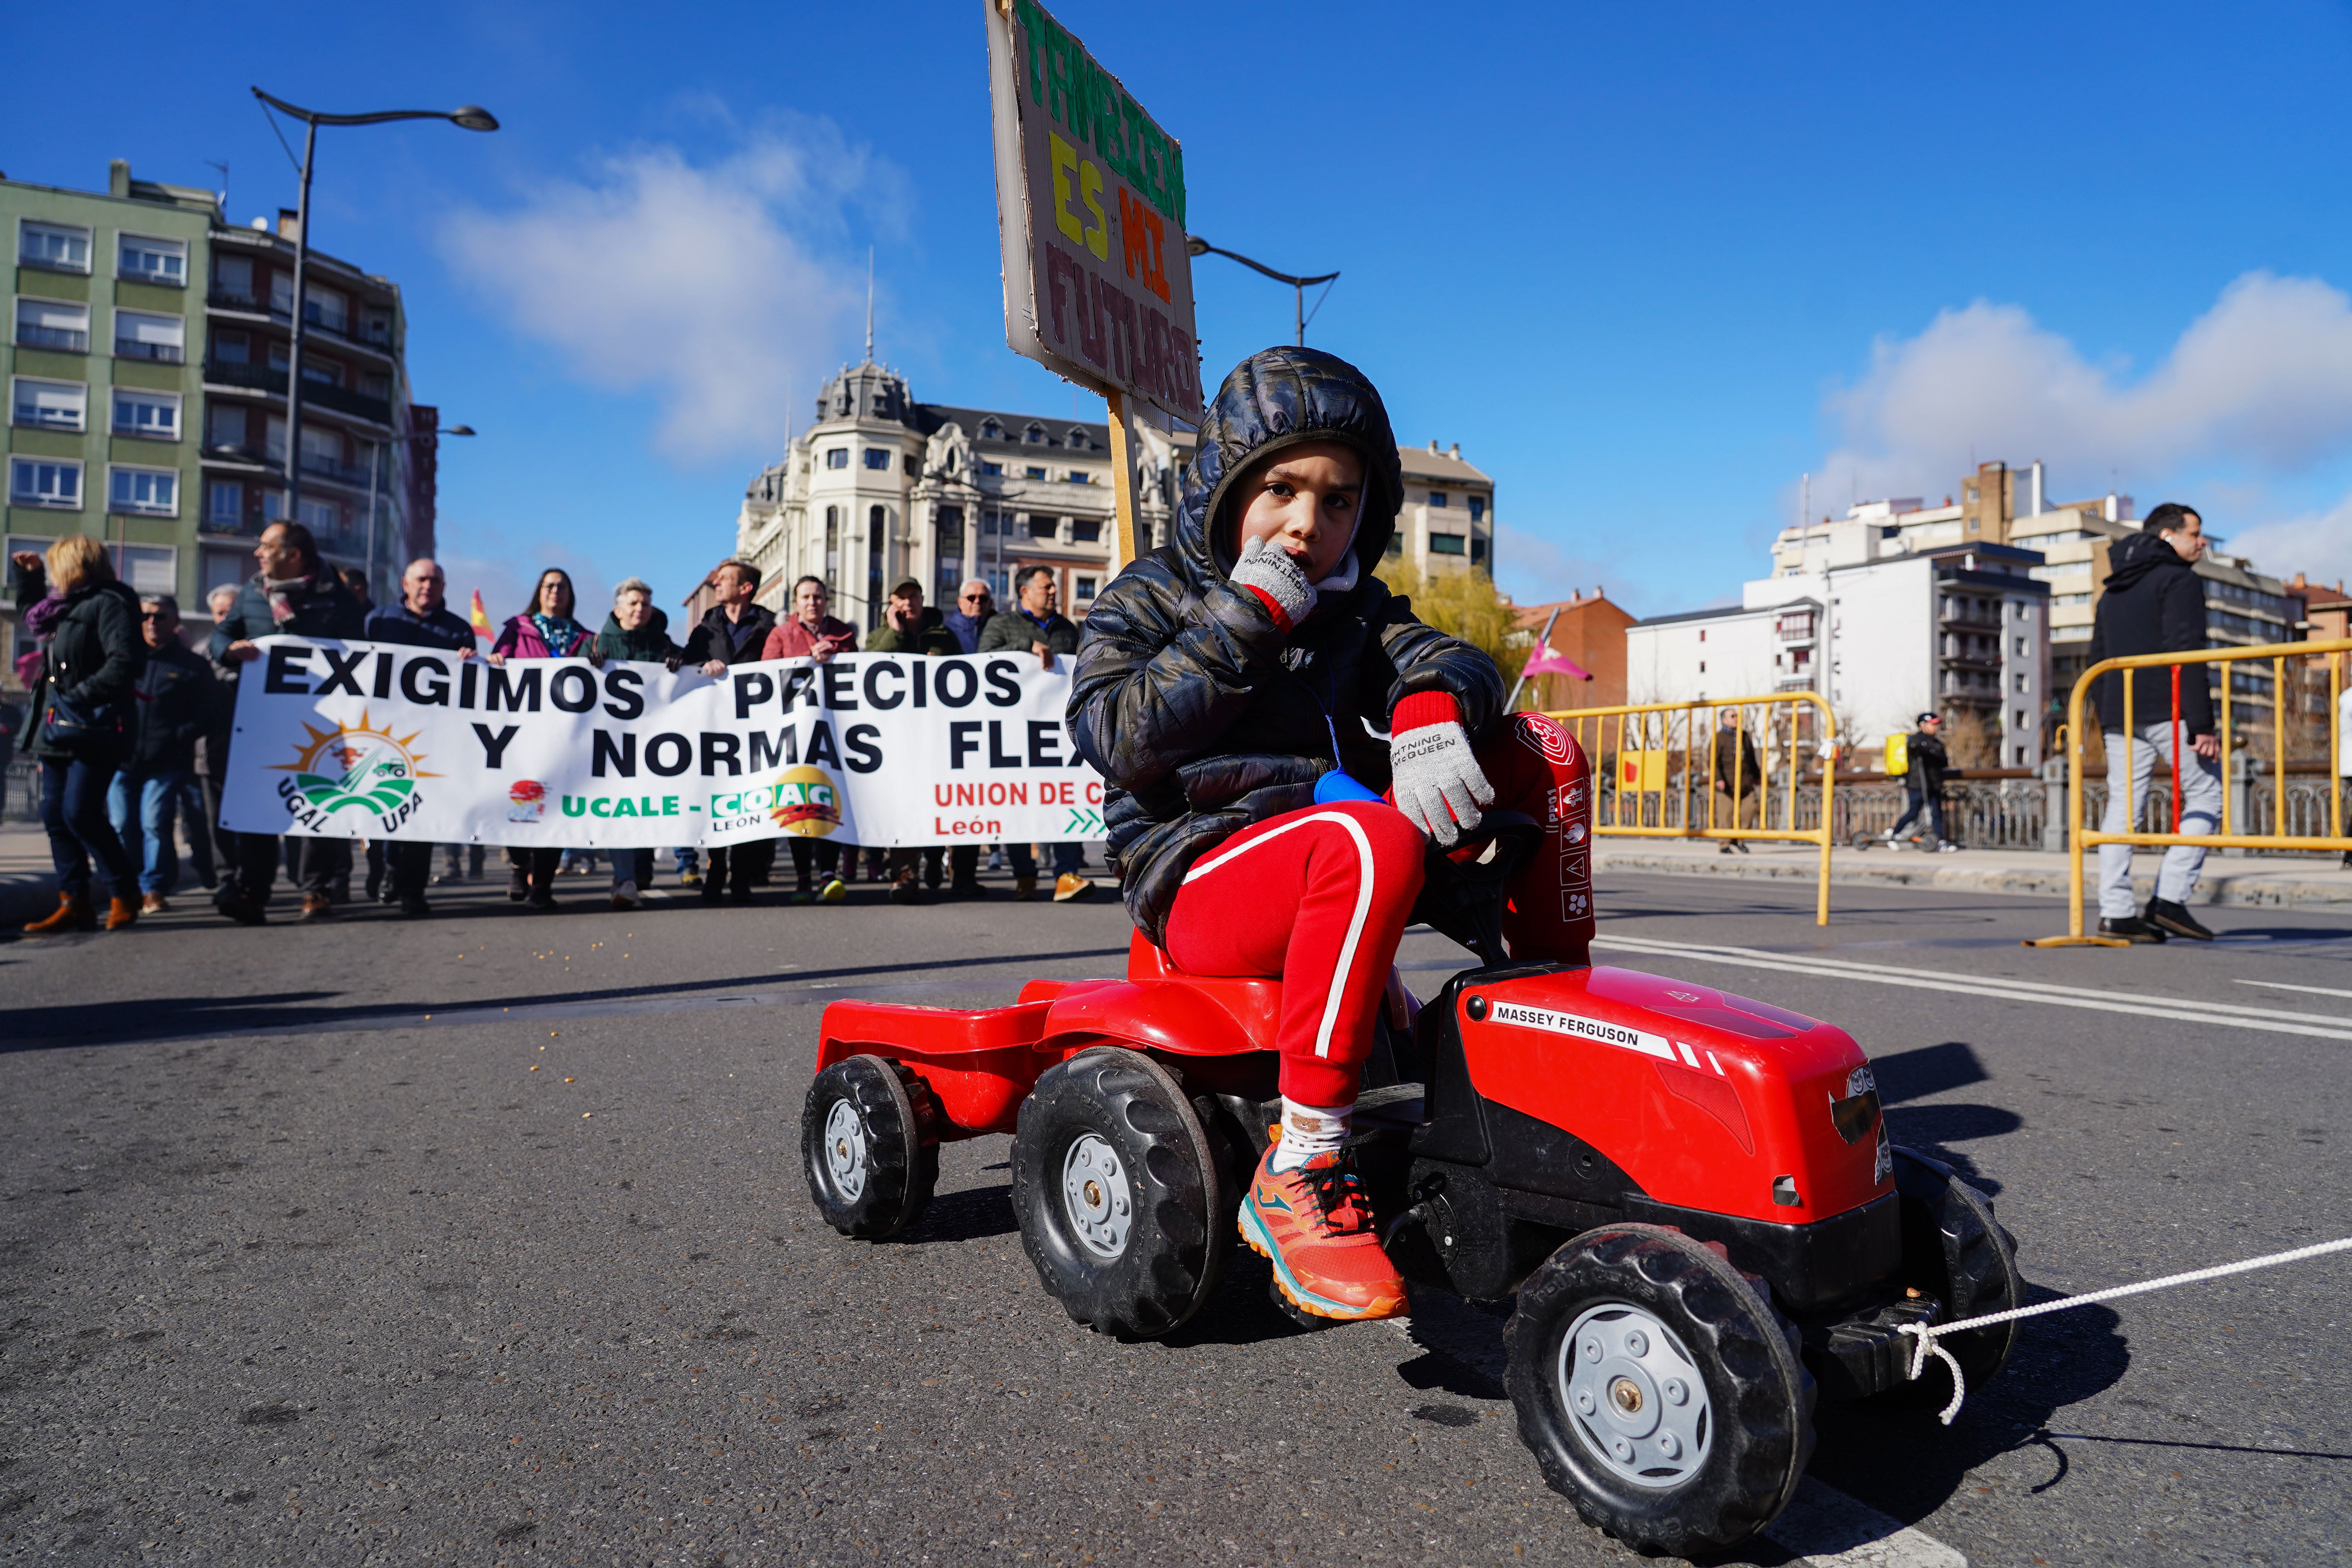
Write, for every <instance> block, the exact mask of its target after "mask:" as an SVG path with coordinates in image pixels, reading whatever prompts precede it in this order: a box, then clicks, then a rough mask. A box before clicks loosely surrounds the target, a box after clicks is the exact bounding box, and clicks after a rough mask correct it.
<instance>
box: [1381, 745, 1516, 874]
mask: <svg viewBox="0 0 2352 1568" xmlns="http://www.w3.org/2000/svg"><path fill="white" fill-rule="evenodd" d="M1389 773H1390V777H1391V783H1392V784H1393V786H1394V788H1395V791H1396V804H1397V809H1398V810H1399V811H1402V812H1403V813H1404V814H1405V816H1406V817H1407V818H1409V819H1410V820H1411V821H1412V825H1413V826H1415V827H1418V828H1420V829H1421V830H1422V831H1423V833H1425V834H1427V835H1428V836H1429V837H1432V838H1433V839H1435V840H1436V841H1437V842H1438V843H1439V844H1440V845H1441V846H1443V847H1445V848H1448V849H1451V848H1452V847H1454V844H1455V842H1456V841H1457V840H1459V839H1460V838H1461V837H1462V834H1463V832H1464V831H1465V829H1468V828H1472V827H1475V826H1478V808H1479V807H1480V806H1482V805H1494V804H1495V786H1494V785H1493V784H1488V783H1487V782H1486V774H1485V773H1481V772H1479V771H1478V759H1477V758H1476V757H1475V756H1473V755H1471V752H1470V737H1469V735H1468V734H1467V733H1466V732H1465V731H1464V730H1463V728H1462V726H1461V725H1459V724H1457V723H1454V721H1451V720H1449V721H1446V722H1444V723H1442V724H1423V725H1422V726H1420V727H1419V728H1418V729H1413V730H1408V731H1405V732H1404V733H1403V734H1402V735H1399V736H1398V737H1397V738H1396V739H1395V740H1394V741H1393V742H1391V744H1390V746H1389Z"/></svg>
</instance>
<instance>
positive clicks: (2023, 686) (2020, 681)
mask: <svg viewBox="0 0 2352 1568" xmlns="http://www.w3.org/2000/svg"><path fill="white" fill-rule="evenodd" d="M2017 689H2018V690H2020V691H2031V690H2032V689H2033V687H2032V682H2031V681H2029V680H2027V679H2026V678H2025V677H2024V676H2022V675H2020V676H2019V677H2018V678H2017Z"/></svg>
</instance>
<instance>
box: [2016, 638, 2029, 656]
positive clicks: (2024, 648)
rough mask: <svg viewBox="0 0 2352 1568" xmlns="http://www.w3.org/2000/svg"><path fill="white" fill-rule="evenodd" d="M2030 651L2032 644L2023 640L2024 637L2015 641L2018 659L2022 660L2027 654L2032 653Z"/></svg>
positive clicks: (2025, 639)
mask: <svg viewBox="0 0 2352 1568" xmlns="http://www.w3.org/2000/svg"><path fill="white" fill-rule="evenodd" d="M2032 651H2033V644H2032V641H2031V640H2030V639H2028V638H2025V637H2019V638H2018V639H2017V657H2018V658H2024V657H2025V656H2026V655H2027V654H2030V653H2032Z"/></svg>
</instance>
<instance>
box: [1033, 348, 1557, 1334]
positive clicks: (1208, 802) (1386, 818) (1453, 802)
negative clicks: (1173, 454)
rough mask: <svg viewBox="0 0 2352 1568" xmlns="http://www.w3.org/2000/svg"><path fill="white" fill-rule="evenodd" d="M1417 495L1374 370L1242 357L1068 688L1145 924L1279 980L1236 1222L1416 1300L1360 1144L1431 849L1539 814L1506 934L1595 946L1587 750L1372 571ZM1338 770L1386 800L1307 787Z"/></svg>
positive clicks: (1278, 352) (1304, 1256) (1317, 1295)
mask: <svg viewBox="0 0 2352 1568" xmlns="http://www.w3.org/2000/svg"><path fill="white" fill-rule="evenodd" d="M1403 494H1404V491H1403V477H1402V469H1401V467H1400V465H1399V462H1398V458H1397V447H1396V440H1395V437H1393V436H1392V435H1391V432H1390V428H1389V420H1388V413H1387V410H1386V409H1385V408H1383V407H1382V406H1381V396H1380V394H1379V393H1378V392H1377V391H1375V390H1374V389H1373V387H1372V384H1371V383H1370V381H1368V380H1367V379H1365V377H1364V375H1363V374H1362V373H1361V372H1360V371H1358V370H1357V369H1356V368H1355V367H1354V366H1352V365H1350V364H1349V363H1346V362H1345V361H1343V360H1340V359H1338V358H1336V357H1335V356H1333V355H1331V354H1328V353H1321V352H1319V351H1318V350H1314V349H1306V348H1276V349H1268V350H1266V351H1265V352H1264V353H1259V354H1256V355H1254V356H1253V357H1251V358H1250V359H1248V360H1246V361H1244V363H1242V364H1240V365H1239V366H1237V367H1235V369H1234V372H1233V374H1230V375H1228V376H1227V377H1226V378H1225V382H1224V385H1223V387H1221V388H1220V389H1219V391H1218V394H1217V399H1216V402H1215V404H1214V405H1213V407H1212V408H1211V409H1210V410H1209V413H1208V417H1207V420H1206V422H1205V423H1204V424H1203V425H1202V428H1201V444H1200V449H1199V452H1198V455H1197V456H1196V457H1195V458H1193V460H1192V464H1191V465H1190V466H1189V467H1188V468H1187V469H1186V471H1185V474H1184V487H1183V497H1182V503H1181V509H1180V512H1179V516H1178V518H1177V521H1176V528H1175V538H1174V542H1172V543H1171V544H1170V545H1169V546H1168V547H1167V548H1165V549H1162V550H1158V551H1154V552H1152V553H1151V554H1150V555H1148V556H1145V557H1143V558H1142V559H1140V560H1139V561H1137V562H1136V563H1134V564H1132V565H1130V566H1129V567H1128V569H1127V570H1126V571H1124V572H1122V573H1121V574H1119V576H1118V580H1117V581H1115V582H1114V583H1112V584H1111V585H1110V587H1109V588H1108V590H1107V591H1106V592H1105V593H1104V594H1103V595H1102V596H1101V597H1100V598H1099V599H1097V601H1096V603H1095V606H1094V609H1093V612H1092V613H1091V614H1090V615H1089V616H1087V625H1086V636H1085V640H1084V642H1082V643H1081V644H1080V646H1079V648H1078V654H1077V675H1076V684H1075V686H1074V688H1073V689H1072V692H1071V697H1070V730H1071V732H1072V734H1073V735H1074V736H1075V737H1076V742H1077V746H1078V750H1079V751H1080V752H1082V753H1083V754H1084V755H1085V757H1086V759H1087V762H1088V763H1091V764H1092V765H1093V766H1094V767H1095V769H1096V770H1097V772H1099V773H1101V774H1102V775H1103V777H1104V779H1105V780H1106V781H1107V782H1108V786H1109V787H1108V795H1107V798H1106V801H1105V805H1104V819H1105V822H1106V824H1107V826H1108V834H1109V839H1110V849H1111V853H1112V855H1113V856H1114V857H1115V858H1117V860H1118V866H1119V868H1120V871H1121V875H1122V879H1123V882H1124V887H1125V894H1126V899H1127V907H1128V912H1129V914H1130V915H1131V916H1133V918H1134V920H1135V923H1136V924H1137V926H1138V927H1139V928H1140V929H1141V930H1142V931H1143V932H1144V933H1145V934H1146V936H1147V937H1149V938H1150V940H1151V941H1152V942H1155V943H1157V944H1159V945H1160V948H1161V949H1162V950H1164V951H1165V952H1166V953H1167V954H1168V957H1169V959H1170V960H1171V963H1173V965H1174V966H1175V967H1176V968H1178V969H1181V970H1182V971H1185V972H1187V973H1194V974H1209V975H1263V976H1279V977H1280V978H1281V980H1282V981H1283V1002H1282V1015H1281V1017H1280V1019H1279V1021H1278V1023H1277V1026H1276V1046H1277V1047H1278V1049H1279V1051H1280V1053H1281V1058H1282V1066H1281V1090H1282V1100H1283V1116H1282V1129H1281V1137H1280V1139H1279V1140H1278V1141H1277V1142H1275V1143H1273V1144H1272V1145H1270V1146H1269V1147H1268V1149H1267V1150H1266V1153H1265V1158H1264V1159H1263V1160H1262V1161H1261V1162H1260V1163H1259V1165H1258V1169H1257V1173H1256V1175H1255V1179H1254V1180H1253V1181H1252V1182H1251V1184H1250V1191H1249V1193H1248V1194H1247V1195H1246V1196H1245V1198H1244V1201H1243V1204H1242V1211H1241V1229H1242V1237H1243V1239H1244V1240H1245V1241H1247V1242H1248V1243H1249V1244H1250V1246H1251V1247H1254V1248H1255V1249H1256V1250H1257V1251H1259V1252H1261V1253H1264V1254H1265V1255H1266V1256H1267V1258H1269V1259H1271V1260H1272V1262H1273V1264H1274V1269H1275V1278H1276V1283H1277V1284H1278V1285H1279V1286H1280V1287H1281V1289H1282V1291H1283V1293H1284V1294H1285V1295H1286V1297H1288V1298H1289V1300H1291V1301H1292V1302H1293V1303H1294V1304H1295V1305H1297V1307H1298V1308H1299V1309H1300V1310H1304V1311H1307V1312H1311V1313H1315V1314H1317V1315H1318V1316H1322V1317H1328V1318H1346V1319H1357V1318H1385V1317H1395V1316H1399V1315H1402V1313H1403V1311H1404V1310H1405V1301H1404V1286H1403V1282H1402V1280H1401V1279H1398V1277H1397V1272H1396V1270H1395V1268H1393V1267H1391V1264H1390V1263H1389V1260H1388V1258H1387V1256H1386V1255H1385V1254H1384V1253H1382V1251H1381V1246H1380V1239H1379V1237H1377V1236H1375V1235H1374V1234H1373V1232H1372V1227H1371V1211H1370V1205H1369V1204H1368V1203H1367V1202H1366V1201H1365V1197H1364V1194H1363V1189H1362V1184H1361V1183H1360V1179H1359V1178H1358V1176H1357V1173H1356V1169H1355V1163H1354V1157H1353V1155H1352V1154H1351V1153H1350V1152H1349V1151H1348V1149H1347V1148H1346V1142H1347V1137H1348V1129H1349V1113H1350V1111H1351V1110H1353V1108H1354V1105H1355V1100H1356V1090H1357V1087H1358V1083H1359V1079H1360V1073H1361V1069H1362V1066H1363V1062H1364V1059H1365V1058H1366V1057H1367V1056H1368V1055H1369V1054H1370V1050H1371V1044H1372V1028H1373V1023H1374V1009H1375V1008H1377V1007H1378V1006H1380V1005H1381V1001H1382V994H1383V990H1384V987H1385V984H1386V983H1387V981H1388V980H1389V978H1390V975H1391V965H1392V963H1394V960H1395V957H1396V949H1397V942H1398V941H1399V939H1400V938H1401V937H1402V935H1403V932H1404V927H1405V924H1406V921H1407V919H1408V918H1409V916H1410V914H1411V911H1412V905H1413V900H1414V898H1415V896H1416V895H1417V894H1418V893H1419V892H1420V890H1421V885H1422V879H1423V856H1424V854H1425V853H1427V852H1429V851H1428V849H1427V847H1426V846H1427V845H1428V844H1434V845H1435V846H1436V847H1438V848H1439V849H1440V850H1444V849H1445V848H1449V847H1453V846H1454V845H1455V844H1457V843H1458V842H1459V840H1460V838H1461V836H1462V834H1463V832H1464V831H1465V830H1468V829H1472V828H1475V827H1476V826H1477V825H1478V822H1479V820H1480V814H1481V812H1482V810H1484V809H1486V808H1489V807H1493V806H1495V805H1497V804H1498V803H1499V804H1500V805H1501V806H1502V807H1503V808H1505V809H1508V810H1516V811H1523V812H1525V813H1527V814H1528V816H1532V817H1534V818H1535V819H1536V820H1537V821H1538V822H1539V823H1541V824H1543V825H1544V827H1545V830H1546V835H1547V837H1546V840H1545V843H1544V846H1543V848H1542V851H1541V852H1540V853H1538V856H1537V857H1536V858H1535V859H1534V861H1533V862H1531V863H1530V865H1529V867H1528V869H1526V870H1525V871H1523V872H1522V873H1521V874H1520V875H1519V877H1518V878H1517V879H1516V880H1515V881H1514V883H1513V885H1512V887H1511V889H1509V892H1510V902H1509V904H1508V906H1507V912H1506V915H1505V924H1504V933H1505V936H1506V938H1507V941H1508V942H1509V944H1510V949H1511V953H1512V956H1513V957H1515V958H1520V959H1530V960H1537V959H1551V960H1559V961H1562V962H1567V963H1584V962H1585V961H1586V960H1585V952H1586V948H1587V945H1588V944H1589V942H1591V934H1592V911H1591V865H1590V860H1589V858H1588V849H1587V846H1586V843H1585V834H1586V824H1587V822H1588V821H1589V819H1590V811H1591V805H1590V799H1589V795H1590V790H1589V784H1588V779H1587V775H1586V772H1585V766H1584V758H1583V755H1582V753H1581V752H1580V751H1579V750H1578V748H1577V746H1576V743H1575V742H1574V741H1573V740H1572V739H1570V737H1569V736H1568V734H1567V733H1566V732H1565V731H1561V730H1560V729H1559V726H1557V725H1555V724H1553V723H1552V722H1550V721H1549V720H1546V719H1543V718H1541V717H1539V716H1538V715H1533V714H1525V713H1521V714H1514V715H1510V716H1509V717H1507V718H1506V716H1505V715H1504V713H1503V700H1504V693H1503V679H1502V674H1501V672H1500V671H1499V670H1497V669H1496V668H1495V663H1494V661H1493V660H1492V659H1490V658H1487V657H1486V655H1485V654H1483V653H1481V652H1480V651H1478V650H1477V649H1476V648H1475V647H1470V646H1469V645H1468V644H1467V643H1464V642H1460V641H1457V640H1456V639H1454V638H1453V637H1447V636H1445V635H1444V634H1443V633H1441V632H1438V631H1435V630H1433V629H1432V628H1431V627H1429V626H1424V625H1423V624H1422V623H1421V622H1420V621H1419V620H1416V619H1415V618H1414V617H1413V614H1412V605H1410V604H1409V603H1408V602H1407V601H1405V600H1404V599H1402V598H1400V597H1398V596H1397V595H1393V594H1391V593H1390V592H1389V590H1388V588H1387V587H1386V586H1385V585H1384V584H1381V582H1380V581H1379V580H1378V579H1376V578H1375V577H1373V576H1372V574H1371V573H1372V568H1373V567H1374V566H1376V565H1377V564H1378V563H1380V561H1381V557H1382V554H1383V552H1385V551H1386V550H1387V548H1388V542H1389V535H1390V534H1391V532H1392V531H1394V528H1395V524H1396V515H1397V510H1398V508H1399V506H1400V505H1401V504H1402V500H1403ZM1334 768H1338V769H1343V770H1344V771H1345V772H1346V773H1349V775H1351V776H1352V777H1354V778H1355V779H1356V780H1357V781H1358V782H1360V783H1361V784H1365V785H1368V786H1369V787H1370V788H1371V789H1374V790H1386V791H1388V792H1389V795H1388V799H1387V800H1386V801H1381V802H1371V801H1360V800H1340V801H1336V802H1333V803H1332V804H1328V805H1317V804H1315V786H1316V781H1317V780H1318V778H1319V777H1320V776H1321V775H1322V774H1324V773H1327V772H1329V771H1331V770H1333V769H1334Z"/></svg>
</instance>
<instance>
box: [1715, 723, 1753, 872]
mask: <svg viewBox="0 0 2352 1568" xmlns="http://www.w3.org/2000/svg"><path fill="white" fill-rule="evenodd" d="M1722 718H1723V723H1722V726H1721V728H1719V729H1717V731H1716V732H1715V739H1714V741H1713V742H1712V743H1711V744H1710V745H1709V747H1708V750H1709V751H1710V752H1713V758H1712V762H1713V766H1712V767H1711V769H1710V770H1709V771H1710V772H1711V773H1713V774H1714V775H1715V790H1716V794H1717V795H1720V796H1721V797H1722V799H1721V802H1720V804H1719V805H1717V809H1716V814H1715V826H1717V827H1719V828H1720V827H1753V826H1756V820H1757V815H1758V812H1759V809H1760V806H1761V803H1762V801H1763V799H1764V769H1763V768H1762V766H1760V765H1759V763H1758V762H1757V760H1756V743H1755V742H1753V741H1750V740H1749V739H1748V729H1747V726H1746V725H1744V724H1742V723H1741V722H1740V721H1739V720H1740V712H1739V710H1738V709H1737V708H1726V709H1724V710H1722ZM1735 849H1736V850H1738V852H1739V853H1740V854H1742V855H1745V854H1747V853H1748V840H1746V839H1745V838H1727V839H1725V840H1724V841H1723V843H1722V845H1721V846H1720V847H1718V848H1717V851H1716V853H1717V854H1718V855H1728V854H1730V853H1731V852H1732V851H1733V850H1735Z"/></svg>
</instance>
